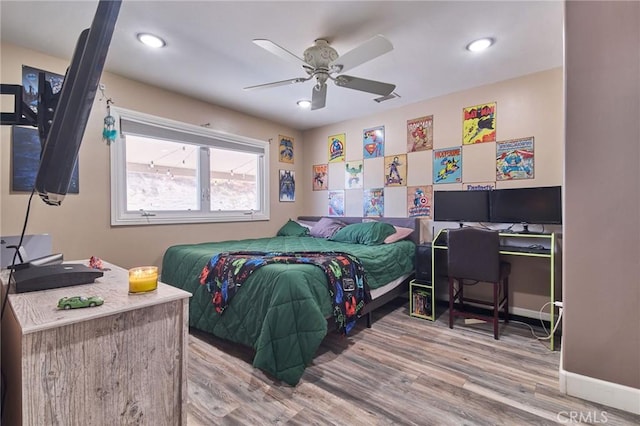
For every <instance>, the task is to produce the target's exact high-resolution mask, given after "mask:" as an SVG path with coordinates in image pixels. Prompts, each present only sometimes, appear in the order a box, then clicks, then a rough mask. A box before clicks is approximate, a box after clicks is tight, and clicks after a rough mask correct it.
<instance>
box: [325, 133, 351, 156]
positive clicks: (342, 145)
mask: <svg viewBox="0 0 640 426" xmlns="http://www.w3.org/2000/svg"><path fill="white" fill-rule="evenodd" d="M346 143H347V137H346V135H345V134H344V133H340V134H338V135H333V136H329V162H330V163H339V162H341V161H344V154H345V149H346Z"/></svg>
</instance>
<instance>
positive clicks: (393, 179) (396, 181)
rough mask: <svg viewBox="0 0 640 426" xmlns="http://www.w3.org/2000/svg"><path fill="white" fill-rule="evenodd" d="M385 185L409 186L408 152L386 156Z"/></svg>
mask: <svg viewBox="0 0 640 426" xmlns="http://www.w3.org/2000/svg"><path fill="white" fill-rule="evenodd" d="M384 173H385V176H384V186H407V154H398V155H390V156H388V157H384Z"/></svg>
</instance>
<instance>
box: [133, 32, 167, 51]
mask: <svg viewBox="0 0 640 426" xmlns="http://www.w3.org/2000/svg"><path fill="white" fill-rule="evenodd" d="M136 38H137V39H138V41H139V42H140V43H142V44H144V45H145V46H149V47H153V48H155V49H159V48H161V47H165V46H166V45H167V43H166V42H165V41H164V40H163V39H162V38H160V37H158V36H156V35H153V34H149V33H138V34H136Z"/></svg>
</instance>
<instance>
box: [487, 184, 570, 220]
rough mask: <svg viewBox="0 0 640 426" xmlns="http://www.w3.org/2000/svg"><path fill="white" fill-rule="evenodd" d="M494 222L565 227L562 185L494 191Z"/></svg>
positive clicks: (492, 214)
mask: <svg viewBox="0 0 640 426" xmlns="http://www.w3.org/2000/svg"><path fill="white" fill-rule="evenodd" d="M490 197H491V222H494V223H527V224H529V223H531V224H541V225H545V224H551V225H560V224H562V191H561V187H559V186H545V187H539V188H514V189H498V190H494V191H491V195H490Z"/></svg>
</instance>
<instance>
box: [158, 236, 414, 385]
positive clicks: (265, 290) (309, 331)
mask: <svg viewBox="0 0 640 426" xmlns="http://www.w3.org/2000/svg"><path fill="white" fill-rule="evenodd" d="M238 250H245V251H277V252H292V251H341V252H347V253H350V254H353V255H354V256H356V257H358V259H360V261H361V262H362V263H363V265H364V269H365V273H366V277H367V281H368V283H369V286H370V288H372V289H374V288H377V287H380V286H382V285H384V284H386V283H387V282H389V281H391V280H393V279H396V278H398V277H400V276H401V275H404V274H407V273H409V272H411V271H412V270H413V258H414V250H415V245H414V243H413V242H411V241H408V240H403V241H399V242H397V243H393V244H383V245H378V246H365V245H360V244H348V243H337V242H333V241H328V240H324V239H320V238H312V237H273V238H260V239H251V240H238V241H224V242H217V243H202V244H186V245H177V246H173V247H170V248H169V249H167V251H166V252H165V255H164V258H163V262H162V276H161V280H162V282H164V283H166V284H170V285H173V286H175V287H179V288H182V289H184V290H186V291H189V292H190V293H192V294H193V296H192V297H191V299H190V301H189V326H190V327H194V328H196V329H199V330H202V331H205V332H208V333H211V334H214V335H215V336H218V337H221V338H224V339H228V340H231V341H233V342H237V343H241V344H244V345H246V346H249V347H251V348H253V349H254V350H255V357H254V360H253V366H254V367H256V368H260V369H262V370H264V371H266V372H268V373H270V374H272V375H273V376H274V377H276V378H278V379H280V380H283V381H284V382H286V383H288V384H290V385H295V384H297V383H298V381H299V380H300V377H301V376H302V374H303V373H304V369H305V367H306V366H307V365H308V364H309V363H310V362H311V360H312V359H313V356H314V355H315V353H316V351H317V349H318V347H319V346H320V343H321V342H322V339H323V338H324V336H325V335H326V334H327V321H326V318H327V317H329V316H331V312H332V305H331V300H330V298H329V290H328V287H327V279H326V277H325V275H324V272H323V271H322V269H320V268H318V267H317V266H314V265H309V264H294V265H285V264H273V265H267V266H263V267H262V268H260V269H259V270H258V271H256V272H255V273H254V274H252V275H251V276H250V277H249V278H248V279H247V281H246V282H245V283H244V284H243V286H242V288H241V289H239V290H238V293H237V294H236V295H235V296H234V298H233V300H232V301H231V303H230V304H229V306H228V307H227V308H226V309H225V311H224V313H223V314H222V315H221V314H218V313H217V312H216V311H215V308H214V306H213V304H212V303H211V295H210V294H209V292H208V291H207V288H206V286H202V285H200V283H199V277H200V273H201V272H202V269H203V268H204V266H205V265H206V264H207V262H208V261H209V260H210V259H211V257H212V256H213V255H214V254H216V253H220V252H224V251H238Z"/></svg>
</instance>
